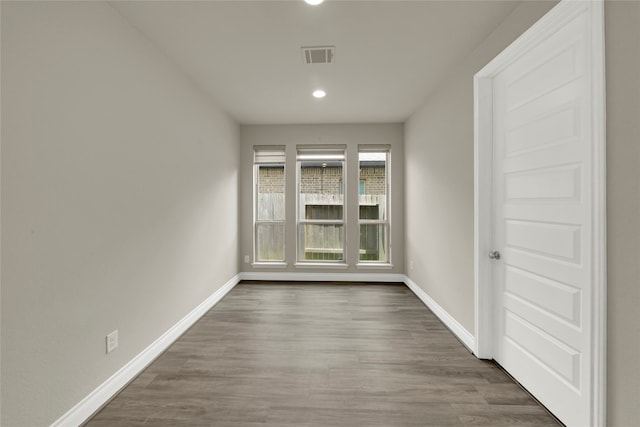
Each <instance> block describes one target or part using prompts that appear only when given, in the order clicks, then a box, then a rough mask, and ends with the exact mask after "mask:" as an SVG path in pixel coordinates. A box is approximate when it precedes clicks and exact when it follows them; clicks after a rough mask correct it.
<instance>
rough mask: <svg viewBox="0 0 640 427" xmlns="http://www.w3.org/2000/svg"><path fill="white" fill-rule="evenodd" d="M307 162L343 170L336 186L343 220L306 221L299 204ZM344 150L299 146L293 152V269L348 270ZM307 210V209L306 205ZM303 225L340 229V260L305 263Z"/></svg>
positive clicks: (340, 148) (342, 148) (345, 158)
mask: <svg viewBox="0 0 640 427" xmlns="http://www.w3.org/2000/svg"><path fill="white" fill-rule="evenodd" d="M307 161H317V162H325V161H326V162H340V163H341V169H342V178H341V180H340V181H341V184H339V187H340V188H339V191H338V194H339V195H341V196H342V205H341V206H342V219H306V218H304V217H305V216H306V212H303V207H302V200H301V197H300V196H301V194H302V193H301V186H302V164H303V163H304V162H307ZM347 164H348V163H347V150H346V146H342V145H332V146H323V147H316V146H310V145H299V146H297V150H296V266H301V267H304V266H313V267H321V266H328V267H347V266H348V265H347V253H348V248H347V217H348V213H347V210H348V207H347V205H348V204H347V200H348V198H347V191H346V188H345V187H346V186H345V185H344V182H347V181H346V180H347ZM305 206H307V205H305ZM306 225H339V226H341V227H342V236H341V237H342V238H341V240H342V259H340V260H322V259H305V258H304V257H302V255H303V250H304V248H303V246H304V243H303V242H304V241H305V239H304V233H305V226H306Z"/></svg>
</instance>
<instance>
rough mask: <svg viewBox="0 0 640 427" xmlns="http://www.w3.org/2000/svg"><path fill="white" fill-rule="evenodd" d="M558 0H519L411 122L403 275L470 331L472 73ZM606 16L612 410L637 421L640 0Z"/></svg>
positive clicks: (618, 417)
mask: <svg viewBox="0 0 640 427" xmlns="http://www.w3.org/2000/svg"><path fill="white" fill-rule="evenodd" d="M552 6H553V3H551V2H526V3H523V4H522V5H520V6H518V8H517V9H515V10H514V12H513V13H512V14H511V15H510V16H509V17H508V18H507V19H506V20H505V21H503V22H502V24H501V25H500V26H499V27H498V28H496V30H495V31H494V32H493V33H492V34H491V36H490V37H489V38H487V39H486V40H485V41H484V42H483V43H482V44H481V45H480V46H479V47H478V48H477V49H476V50H475V52H474V53H473V54H472V55H471V56H470V57H469V58H468V59H467V60H466V61H465V62H463V63H462V64H460V66H459V67H458V68H457V69H456V70H452V72H451V73H450V76H449V78H448V79H447V80H446V81H445V82H443V83H442V85H441V86H440V89H439V90H438V91H437V92H436V93H434V94H432V95H431V96H430V97H429V98H428V99H427V100H426V101H425V102H424V104H423V105H422V107H421V108H420V109H419V110H418V111H417V112H416V113H415V114H414V115H413V116H412V117H411V118H410V120H408V121H407V123H406V124H405V183H406V193H405V200H406V207H405V216H406V221H405V227H406V229H407V230H410V232H408V233H407V234H406V240H405V245H406V251H405V259H406V260H407V274H408V276H409V277H410V278H411V279H412V280H413V281H414V282H416V283H417V284H418V285H420V286H421V287H422V288H423V289H424V290H425V291H426V292H427V293H428V294H429V295H430V296H431V297H432V298H434V299H435V300H436V302H438V303H439V304H440V305H441V306H443V307H444V308H445V309H446V310H447V311H448V312H449V313H450V314H451V315H452V316H453V317H454V318H456V320H458V322H460V323H461V324H462V325H463V326H464V327H465V328H466V329H467V330H468V331H473V330H474V288H473V81H472V79H473V75H474V74H475V73H476V72H477V71H478V70H480V69H481V68H482V67H483V66H484V65H485V64H486V63H487V62H489V61H490V60H491V59H492V58H493V57H494V56H495V55H496V54H497V53H499V52H500V51H501V50H502V49H503V48H504V47H506V46H507V45H508V44H509V43H510V42H511V41H513V40H515V39H516V38H517V37H518V36H519V35H520V34H521V33H522V32H524V31H525V30H526V29H527V28H528V27H529V26H531V24H533V23H534V22H535V21H537V20H538V19H539V17H541V16H542V15H543V14H544V13H545V12H546V11H547V10H548V9H550V8H551V7H552ZM605 25H606V28H605V39H606V67H607V70H606V73H607V79H606V85H607V169H608V172H607V180H608V181H607V193H608V199H607V203H608V209H607V215H608V223H607V233H608V255H607V256H608V267H607V268H608V308H607V310H608V340H609V342H608V356H607V357H608V378H607V381H608V387H607V393H608V401H607V411H608V424H609V425H611V426H631V425H636V424H637V423H638V420H640V407H639V405H638V402H640V370H639V369H637V355H638V354H639V353H640V339H639V338H638V337H640V314H639V313H640V311H639V310H638V307H639V306H640V288H639V286H638V284H639V283H640V267H639V266H640V172H639V171H640V144H639V142H638V141H640V125H639V118H640V84H639V83H638V76H640V2H614V1H607V2H606V4H605ZM428 207H430V209H427V208H428ZM412 259H413V260H414V269H413V270H412V269H410V268H409V262H410V260H412Z"/></svg>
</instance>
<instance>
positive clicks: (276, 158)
mask: <svg viewBox="0 0 640 427" xmlns="http://www.w3.org/2000/svg"><path fill="white" fill-rule="evenodd" d="M260 152H263V153H272V154H273V155H272V156H271V160H270V159H269V158H267V159H266V160H265V161H258V157H259V156H260V154H259V153H260ZM275 153H277V154H275ZM268 156H269V154H267V155H266V156H265V157H268ZM269 166H272V167H273V166H278V167H280V166H281V167H282V186H283V188H282V189H283V192H282V194H283V218H282V219H281V220H274V219H270V220H261V219H259V215H258V210H259V202H258V198H259V194H260V192H259V185H260V168H261V167H269ZM286 183H287V162H286V150H285V147H280V146H278V147H270V146H256V147H254V161H253V263H252V265H257V266H286V265H287V264H288V263H287V230H286V229H287V207H286V200H287V185H286ZM263 224H271V225H273V224H275V225H281V226H282V259H278V260H260V259H258V257H259V250H260V249H259V245H258V228H259V226H260V225H263Z"/></svg>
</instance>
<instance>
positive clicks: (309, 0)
mask: <svg viewBox="0 0 640 427" xmlns="http://www.w3.org/2000/svg"><path fill="white" fill-rule="evenodd" d="M323 1H324V0H304V2H305V3H306V4H310V5H311V6H317V5H319V4H320V3H322V2H323Z"/></svg>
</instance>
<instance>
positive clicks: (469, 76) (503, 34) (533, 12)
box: [405, 2, 553, 333]
mask: <svg viewBox="0 0 640 427" xmlns="http://www.w3.org/2000/svg"><path fill="white" fill-rule="evenodd" d="M552 6H553V3H551V2H528V3H524V4H522V5H520V6H518V7H517V8H516V9H515V10H514V12H513V13H512V14H511V15H509V17H507V19H505V21H503V22H502V23H501V25H500V26H499V27H498V28H496V29H495V30H494V32H493V33H492V34H491V35H490V36H489V37H488V38H487V39H486V40H485V41H484V42H482V43H481V44H480V45H479V47H478V48H476V50H475V51H474V52H473V53H472V54H471V55H470V56H469V57H468V58H467V59H466V60H465V61H464V62H463V63H462V64H460V65H459V66H458V67H457V68H456V69H455V70H452V71H451V73H449V78H448V79H447V80H446V81H444V82H442V84H441V85H440V87H439V90H438V91H436V92H435V93H433V94H432V95H431V96H430V97H429V98H428V99H427V100H426V101H425V102H424V104H423V105H422V106H421V107H420V108H419V109H418V111H416V112H415V113H414V114H413V115H412V116H411V117H410V119H409V120H408V121H407V122H406V124H405V183H406V185H405V200H406V205H405V217H406V221H405V227H406V229H407V230H411V232H409V233H407V235H406V239H405V248H406V249H405V259H406V260H407V266H406V273H407V275H408V276H409V278H411V279H412V280H413V281H414V282H416V284H418V285H419V286H420V287H422V288H423V289H424V290H425V291H426V292H427V294H429V295H430V296H431V297H432V298H433V299H434V300H436V302H437V303H438V304H440V305H441V306H442V307H443V308H444V309H445V310H447V311H448V312H449V314H451V315H452V316H453V317H455V318H456V320H457V321H458V322H459V323H461V324H462V326H464V327H465V329H467V331H470V332H471V333H473V330H474V289H473V76H474V74H475V73H476V72H478V71H479V70H480V69H481V68H482V67H483V66H484V65H486V64H487V63H488V62H489V61H490V60H491V59H492V58H493V57H495V56H496V55H497V54H498V53H500V52H501V51H502V50H503V49H504V48H505V47H507V46H508V45H509V44H510V43H511V42H512V41H513V40H515V39H516V38H517V37H518V36H519V35H520V34H522V33H523V32H524V31H525V30H526V29H527V28H529V27H530V26H531V25H532V24H533V23H534V22H536V21H537V20H538V19H539V18H540V17H541V16H542V15H544V13H546V12H547V11H548V10H549V9H550V8H551V7H552ZM411 260H413V266H414V267H413V269H411Z"/></svg>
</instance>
